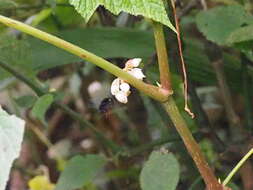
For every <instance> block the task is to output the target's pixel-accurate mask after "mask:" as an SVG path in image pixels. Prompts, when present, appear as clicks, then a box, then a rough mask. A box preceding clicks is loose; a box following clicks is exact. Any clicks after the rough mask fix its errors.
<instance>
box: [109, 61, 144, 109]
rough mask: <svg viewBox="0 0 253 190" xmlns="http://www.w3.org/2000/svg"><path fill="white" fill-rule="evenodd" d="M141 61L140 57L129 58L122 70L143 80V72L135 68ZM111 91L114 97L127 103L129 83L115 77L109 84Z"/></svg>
mask: <svg viewBox="0 0 253 190" xmlns="http://www.w3.org/2000/svg"><path fill="white" fill-rule="evenodd" d="M140 63H141V59H140V58H134V59H130V60H128V61H127V62H126V64H125V68H124V69H123V70H124V71H126V72H128V73H129V74H131V75H132V76H134V77H135V78H137V79H140V80H143V78H145V77H146V76H145V75H144V74H143V72H142V70H141V69H140V68H137V67H138V66H139V65H140ZM111 93H112V95H114V96H115V98H116V99H117V100H118V101H119V102H121V103H123V104H126V103H127V101H128V100H127V97H128V96H129V95H130V93H131V91H130V85H129V84H128V83H127V82H125V81H124V80H122V79H120V78H116V79H114V80H113V82H112V85H111Z"/></svg>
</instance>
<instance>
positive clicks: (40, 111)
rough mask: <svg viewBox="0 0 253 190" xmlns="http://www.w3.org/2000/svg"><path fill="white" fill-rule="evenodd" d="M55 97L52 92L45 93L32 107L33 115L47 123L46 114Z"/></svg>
mask: <svg viewBox="0 0 253 190" xmlns="http://www.w3.org/2000/svg"><path fill="white" fill-rule="evenodd" d="M53 101H54V97H53V95H52V94H45V95H43V96H41V97H39V99H38V100H37V101H36V103H35V105H34V106H33V109H32V115H33V116H34V117H36V118H37V119H39V120H40V121H41V122H43V123H45V122H46V121H45V114H46V111H47V110H48V108H49V107H50V105H51V104H52V103H53Z"/></svg>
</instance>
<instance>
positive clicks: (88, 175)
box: [55, 154, 105, 190]
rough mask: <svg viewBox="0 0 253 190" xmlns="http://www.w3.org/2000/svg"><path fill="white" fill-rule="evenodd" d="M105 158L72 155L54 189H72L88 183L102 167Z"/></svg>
mask: <svg viewBox="0 0 253 190" xmlns="http://www.w3.org/2000/svg"><path fill="white" fill-rule="evenodd" d="M104 164H105V159H104V158H103V157H101V156H98V155H92V154H90V155H86V156H85V157H83V156H75V157H73V158H72V159H71V160H70V161H69V162H68V163H67V165H66V168H65V169H64V171H63V172H62V173H61V175H60V178H59V180H58V182H57V184H56V188H55V190H72V189H77V188H81V187H83V186H84V185H86V184H88V183H90V182H91V181H92V179H93V178H94V177H95V176H96V175H97V173H98V172H99V171H100V170H101V169H102V168H103V166H104Z"/></svg>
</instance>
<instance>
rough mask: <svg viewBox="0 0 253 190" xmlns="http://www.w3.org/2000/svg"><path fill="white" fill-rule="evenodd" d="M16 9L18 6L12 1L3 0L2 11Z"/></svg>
mask: <svg viewBox="0 0 253 190" xmlns="http://www.w3.org/2000/svg"><path fill="white" fill-rule="evenodd" d="M15 7H17V4H16V3H15V2H14V1H12V0H1V2H0V10H1V9H7V8H15Z"/></svg>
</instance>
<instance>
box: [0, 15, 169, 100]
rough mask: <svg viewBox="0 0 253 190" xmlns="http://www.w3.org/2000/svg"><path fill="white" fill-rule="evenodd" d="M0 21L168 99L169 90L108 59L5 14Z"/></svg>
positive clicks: (161, 98) (149, 93)
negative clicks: (137, 76)
mask: <svg viewBox="0 0 253 190" xmlns="http://www.w3.org/2000/svg"><path fill="white" fill-rule="evenodd" d="M0 22H1V23H3V24H5V25H7V26H9V27H13V28H15V29H17V30H20V31H22V32H25V33H27V34H30V35H32V36H34V37H36V38H39V39H41V40H43V41H46V42H48V43H50V44H52V45H55V46H56V47H59V48H61V49H64V50H66V51H68V52H70V53H72V54H74V55H77V56H79V57H81V58H82V59H84V60H86V61H89V62H91V63H94V64H95V65H97V66H98V67H100V68H102V69H104V70H106V71H108V72H109V73H111V74H113V75H115V76H117V77H119V78H121V79H123V80H125V81H127V82H128V83H129V84H131V85H132V86H134V87H135V88H137V89H139V90H140V91H142V92H143V93H145V94H147V95H148V96H150V97H152V98H154V99H156V100H158V101H161V102H165V101H166V100H167V99H168V96H169V92H167V91H166V90H164V89H162V88H159V87H156V86H153V85H150V84H147V83H144V82H142V81H141V80H139V79H137V78H135V77H133V76H132V75H130V74H129V73H127V72H125V71H123V70H122V69H120V68H119V67H117V66H115V65H113V64H112V63H110V62H109V61H107V60H105V59H103V58H101V57H99V56H97V55H95V54H93V53H90V52H88V51H86V50H84V49H82V48H80V47H78V46H76V45H74V44H72V43H69V42H67V41H64V40H62V39H60V38H58V37H56V36H53V35H51V34H48V33H46V32H43V31H41V30H38V29H36V28H34V27H31V26H29V25H26V24H23V23H22V22H18V21H16V20H13V19H11V18H7V17H5V16H2V15H0Z"/></svg>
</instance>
